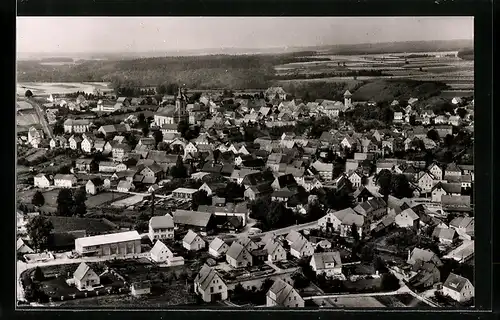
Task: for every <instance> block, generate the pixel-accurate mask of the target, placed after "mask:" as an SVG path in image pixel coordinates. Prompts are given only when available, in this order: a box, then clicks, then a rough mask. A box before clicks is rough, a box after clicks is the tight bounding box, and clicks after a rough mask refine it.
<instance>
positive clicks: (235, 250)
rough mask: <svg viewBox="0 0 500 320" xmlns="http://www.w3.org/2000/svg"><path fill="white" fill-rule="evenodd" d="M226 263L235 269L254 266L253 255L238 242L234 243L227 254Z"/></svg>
mask: <svg viewBox="0 0 500 320" xmlns="http://www.w3.org/2000/svg"><path fill="white" fill-rule="evenodd" d="M226 261H227V263H228V264H229V265H230V266H232V267H233V268H241V267H250V266H252V262H253V261H252V255H251V254H250V252H249V251H248V250H247V249H245V247H244V246H242V245H241V244H240V243H238V242H237V241H235V242H233V243H232V244H231V246H230V247H229V249H228V250H227V252H226Z"/></svg>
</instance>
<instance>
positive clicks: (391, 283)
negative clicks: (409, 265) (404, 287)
mask: <svg viewBox="0 0 500 320" xmlns="http://www.w3.org/2000/svg"><path fill="white" fill-rule="evenodd" d="M381 287H382V290H383V291H394V290H397V289H399V280H398V278H396V276H395V275H393V274H392V273H384V274H383V275H382V281H381Z"/></svg>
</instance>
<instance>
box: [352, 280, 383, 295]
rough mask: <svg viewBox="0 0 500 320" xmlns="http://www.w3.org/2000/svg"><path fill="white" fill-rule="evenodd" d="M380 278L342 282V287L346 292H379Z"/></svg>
mask: <svg viewBox="0 0 500 320" xmlns="http://www.w3.org/2000/svg"><path fill="white" fill-rule="evenodd" d="M381 283H382V281H381V278H374V279H360V280H358V281H344V287H345V288H346V289H347V290H348V291H353V292H361V291H373V292H376V291H379V290H380V287H381Z"/></svg>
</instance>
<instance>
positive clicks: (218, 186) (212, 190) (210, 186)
mask: <svg viewBox="0 0 500 320" xmlns="http://www.w3.org/2000/svg"><path fill="white" fill-rule="evenodd" d="M226 185H227V184H226V183H222V182H219V183H217V182H212V183H206V182H205V183H203V185H202V186H201V187H200V188H199V189H198V190H200V191H201V190H205V191H206V193H207V195H208V196H209V197H210V196H212V195H215V194H216V193H217V192H218V191H223V190H224V189H225V188H226Z"/></svg>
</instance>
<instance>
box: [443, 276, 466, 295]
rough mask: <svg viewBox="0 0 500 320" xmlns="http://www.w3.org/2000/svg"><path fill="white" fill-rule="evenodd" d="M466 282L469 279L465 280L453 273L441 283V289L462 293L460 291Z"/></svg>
mask: <svg viewBox="0 0 500 320" xmlns="http://www.w3.org/2000/svg"><path fill="white" fill-rule="evenodd" d="M468 281H469V279H467V278H464V277H462V276H459V275H457V274H454V273H450V275H449V276H448V278H446V281H445V282H444V283H443V287H446V288H448V289H450V290H453V291H456V292H462V289H463V288H464V287H465V285H466V284H467V282H468ZM469 282H470V281H469Z"/></svg>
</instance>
